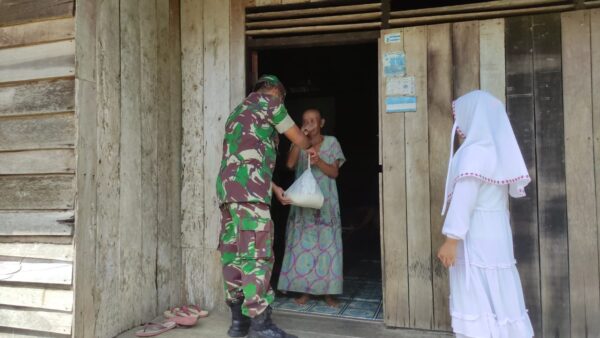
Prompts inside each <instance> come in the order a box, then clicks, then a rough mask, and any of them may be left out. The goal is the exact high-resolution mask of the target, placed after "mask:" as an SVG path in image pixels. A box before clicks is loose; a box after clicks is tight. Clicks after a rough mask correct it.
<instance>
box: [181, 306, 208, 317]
mask: <svg viewBox="0 0 600 338" xmlns="http://www.w3.org/2000/svg"><path fill="white" fill-rule="evenodd" d="M183 310H184V311H188V312H190V313H192V314H195V315H196V316H198V317H199V318H206V317H208V311H206V310H202V308H201V307H200V305H196V304H193V305H188V306H184V307H183Z"/></svg>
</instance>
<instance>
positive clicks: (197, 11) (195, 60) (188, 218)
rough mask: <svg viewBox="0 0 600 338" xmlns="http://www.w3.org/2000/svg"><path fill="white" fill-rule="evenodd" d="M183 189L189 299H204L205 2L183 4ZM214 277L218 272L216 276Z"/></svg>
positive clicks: (183, 238) (184, 1)
mask: <svg viewBox="0 0 600 338" xmlns="http://www.w3.org/2000/svg"><path fill="white" fill-rule="evenodd" d="M181 14H182V15H181V50H182V60H181V66H182V83H183V95H182V108H183V111H182V119H183V123H182V128H183V129H182V132H183V134H182V152H181V160H182V161H181V162H182V189H181V215H182V222H181V241H182V243H181V245H182V260H183V261H182V264H183V267H182V271H183V273H184V281H183V285H184V286H185V290H184V291H185V298H186V300H190V299H200V297H202V294H203V291H204V290H208V289H207V288H204V286H205V285H206V283H205V274H204V271H206V269H207V265H205V263H204V262H205V257H206V255H204V250H203V241H204V236H203V233H204V231H203V226H204V225H203V223H204V219H205V216H204V185H203V182H204V165H203V163H204V149H203V145H204V122H203V121H204V110H203V106H204V85H205V82H204V77H203V74H204V44H205V43H204V25H203V24H202V23H201V22H199V21H198V20H197V18H202V17H203V16H204V1H195V0H182V2H181ZM213 273H214V272H213Z"/></svg>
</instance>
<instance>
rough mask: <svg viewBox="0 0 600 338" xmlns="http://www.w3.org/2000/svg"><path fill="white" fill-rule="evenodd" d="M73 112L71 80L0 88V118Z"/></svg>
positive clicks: (73, 96)
mask: <svg viewBox="0 0 600 338" xmlns="http://www.w3.org/2000/svg"><path fill="white" fill-rule="evenodd" d="M73 110H75V82H74V81H73V79H60V80H49V81H37V82H29V83H24V84H22V83H21V84H17V85H7V86H0V117H5V116H18V115H37V114H49V113H62V112H68V111H73Z"/></svg>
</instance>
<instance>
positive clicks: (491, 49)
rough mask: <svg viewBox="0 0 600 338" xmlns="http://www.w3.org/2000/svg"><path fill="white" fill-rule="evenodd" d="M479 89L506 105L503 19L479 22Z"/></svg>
mask: <svg viewBox="0 0 600 338" xmlns="http://www.w3.org/2000/svg"><path fill="white" fill-rule="evenodd" d="M479 62H480V74H479V78H480V83H481V89H482V90H485V91H488V92H490V93H491V94H492V95H494V96H495V97H497V98H498V99H500V101H502V102H503V103H506V82H505V58H504V19H492V20H484V21H480V22H479Z"/></svg>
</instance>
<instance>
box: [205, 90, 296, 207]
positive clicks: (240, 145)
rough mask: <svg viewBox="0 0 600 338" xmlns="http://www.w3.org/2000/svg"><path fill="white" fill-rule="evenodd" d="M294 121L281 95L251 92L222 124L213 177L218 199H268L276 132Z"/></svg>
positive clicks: (286, 127)
mask: <svg viewBox="0 0 600 338" xmlns="http://www.w3.org/2000/svg"><path fill="white" fill-rule="evenodd" d="M293 124H294V122H293V121H292V119H291V118H290V117H289V114H288V112H287V109H286V108H285V106H284V105H283V102H282V101H281V99H280V98H279V97H277V96H271V95H266V94H261V93H256V92H254V93H251V94H250V95H248V97H246V99H244V101H243V102H242V103H241V104H240V105H238V106H237V107H236V108H235V109H234V110H233V112H232V113H231V114H230V115H229V118H228V119H227V122H226V124H225V138H224V140H223V158H222V160H221V167H220V170H219V175H218V177H217V196H218V198H219V202H220V203H221V204H223V203H237V202H252V203H265V204H270V203H271V181H272V177H273V170H274V169H275V160H276V157H277V149H276V145H277V138H278V135H277V132H278V131H279V132H280V133H283V132H284V131H285V130H287V129H288V128H289V127H291V126H292V125H293Z"/></svg>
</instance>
